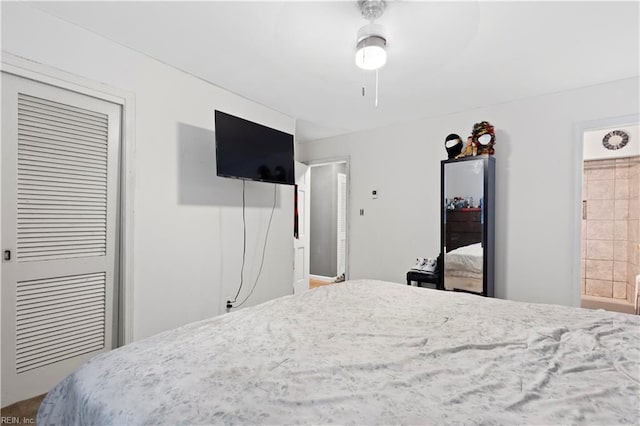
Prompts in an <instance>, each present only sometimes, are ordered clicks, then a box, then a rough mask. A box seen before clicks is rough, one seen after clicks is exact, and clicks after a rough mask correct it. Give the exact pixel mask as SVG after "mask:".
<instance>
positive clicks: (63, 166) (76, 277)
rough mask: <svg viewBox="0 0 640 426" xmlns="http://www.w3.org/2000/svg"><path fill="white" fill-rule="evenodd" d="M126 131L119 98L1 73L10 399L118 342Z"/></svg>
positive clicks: (5, 384)
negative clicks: (119, 213)
mask: <svg viewBox="0 0 640 426" xmlns="http://www.w3.org/2000/svg"><path fill="white" fill-rule="evenodd" d="M119 140H120V107H119V106H118V105H115V104H112V103H109V102H106V101H102V100H99V99H96V98H92V97H89V96H85V95H81V94H79V93H76V92H71V91H67V90H63V89H60V88H56V87H53V86H49V85H45V84H41V83H37V82H35V81H32V80H27V79H23V78H20V77H16V76H13V75H10V74H6V73H2V250H3V262H2V406H5V405H7V404H10V403H13V402H15V401H17V400H21V399H24V398H29V397H32V396H34V395H38V394H41V393H44V392H47V391H48V390H49V389H50V388H51V387H52V386H53V385H55V384H56V383H57V382H58V381H60V380H61V379H63V378H64V377H65V376H66V375H67V374H69V373H71V372H72V371H73V370H75V369H76V368H78V367H79V366H80V365H81V364H82V363H83V362H84V361H86V360H88V359H89V358H91V357H92V356H94V355H96V354H97V353H100V352H104V351H107V350H109V349H111V347H112V329H113V323H112V322H113V318H114V313H113V293H114V291H113V288H114V273H115V271H114V265H115V263H114V258H115V247H114V246H115V243H116V238H115V237H116V232H117V230H116V229H115V226H116V223H117V222H116V208H117V195H118V194H117V190H118V188H117V186H118V176H117V174H118V158H119ZM9 257H10V258H9Z"/></svg>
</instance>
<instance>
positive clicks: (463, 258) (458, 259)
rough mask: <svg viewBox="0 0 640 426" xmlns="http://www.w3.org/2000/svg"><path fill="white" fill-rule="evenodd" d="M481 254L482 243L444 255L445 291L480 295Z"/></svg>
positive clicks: (481, 285) (481, 283) (463, 247)
mask: <svg viewBox="0 0 640 426" xmlns="http://www.w3.org/2000/svg"><path fill="white" fill-rule="evenodd" d="M483 252H484V250H483V249H482V243H475V244H470V245H468V246H462V247H458V248H456V249H454V250H451V251H450V252H448V253H445V262H444V265H445V267H444V276H445V279H444V285H445V289H447V290H464V291H471V292H474V293H482V287H483V281H482V263H483V262H482V260H483V256H482V255H483Z"/></svg>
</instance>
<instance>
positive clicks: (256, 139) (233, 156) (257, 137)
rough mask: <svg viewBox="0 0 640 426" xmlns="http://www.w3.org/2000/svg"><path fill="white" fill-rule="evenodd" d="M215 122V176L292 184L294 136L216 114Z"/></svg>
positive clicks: (293, 180)
mask: <svg viewBox="0 0 640 426" xmlns="http://www.w3.org/2000/svg"><path fill="white" fill-rule="evenodd" d="M215 121H216V131H215V134H216V168H217V173H218V176H224V177H233V178H239V179H249V180H256V181H262V182H273V183H284V184H287V185H293V184H294V183H295V177H294V168H293V167H294V166H293V135H290V134H288V133H285V132H281V131H280V130H276V129H272V128H270V127H266V126H263V125H261V124H258V123H254V122H252V121H248V120H245V119H242V118H240V117H236V116H233V115H230V114H227V113H224V112H222V111H217V110H216V113H215Z"/></svg>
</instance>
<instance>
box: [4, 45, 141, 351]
mask: <svg viewBox="0 0 640 426" xmlns="http://www.w3.org/2000/svg"><path fill="white" fill-rule="evenodd" d="M0 70H1V71H2V72H6V73H8V74H13V75H16V76H18V77H22V78H27V79H30V80H34V81H37V82H40V83H44V84H48V85H51V86H55V87H59V88H61V89H66V90H70V91H73V92H77V93H80V94H83V95H88V96H92V97H94V98H98V99H102V100H105V101H108V102H112V103H115V104H118V105H120V107H121V108H122V123H121V135H120V143H121V157H120V176H119V179H120V209H119V211H118V217H119V229H120V238H119V239H120V247H119V253H118V256H117V259H116V262H117V263H118V264H119V266H120V268H119V269H120V271H119V276H118V277H117V280H116V281H117V282H119V293H120V295H119V299H120V300H119V301H117V300H114V303H119V306H120V309H121V310H122V312H121V313H120V314H119V317H120V318H119V319H120V323H119V330H118V331H117V332H118V342H116V343H117V344H116V345H115V346H122V345H124V344H127V343H131V342H132V341H133V340H134V335H133V330H134V328H133V294H134V292H133V284H134V283H133V277H134V273H133V272H134V271H133V265H134V263H133V254H134V251H133V235H134V211H133V201H134V182H135V173H134V167H133V166H134V152H135V149H134V148H135V123H134V118H135V117H134V111H135V96H134V94H133V93H131V92H127V91H123V90H120V89H117V88H114V87H111V86H108V85H105V84H102V83H98V82H95V81H92V80H89V79H85V78H83V77H80V76H77V75H74V74H71V73H67V72H65V71H61V70H59V69H56V68H53V67H50V66H47V65H44V64H41V63H36V62H32V61H29V60H26V59H24V58H20V57H18V56H15V55H12V54H10V53H8V52H2V62H1V63H0ZM114 331H115V330H114Z"/></svg>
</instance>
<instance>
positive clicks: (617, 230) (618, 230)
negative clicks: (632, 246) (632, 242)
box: [613, 220, 629, 241]
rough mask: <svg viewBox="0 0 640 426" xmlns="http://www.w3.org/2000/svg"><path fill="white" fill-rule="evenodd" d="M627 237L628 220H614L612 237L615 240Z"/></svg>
mask: <svg viewBox="0 0 640 426" xmlns="http://www.w3.org/2000/svg"><path fill="white" fill-rule="evenodd" d="M628 238H629V226H628V222H627V221H626V220H616V221H615V222H614V230H613V239H614V240H616V241H627V239H628Z"/></svg>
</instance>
